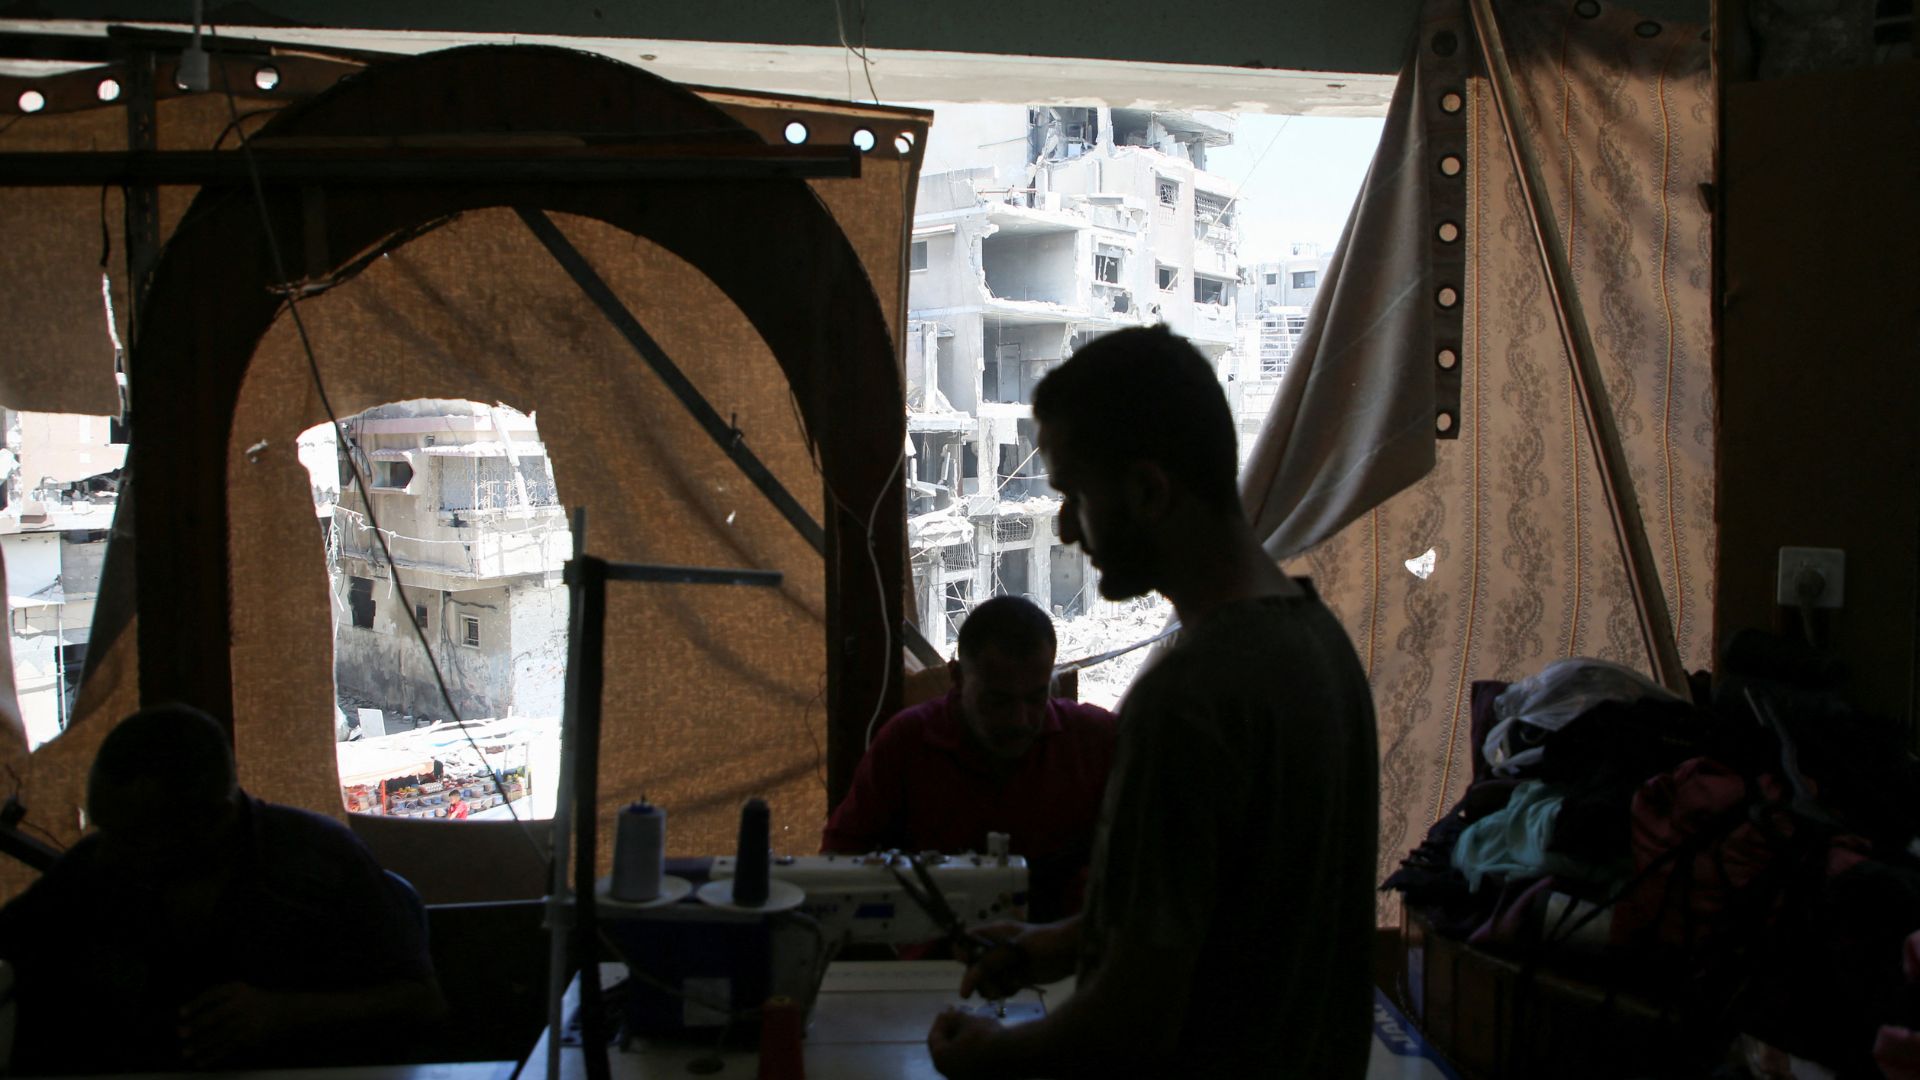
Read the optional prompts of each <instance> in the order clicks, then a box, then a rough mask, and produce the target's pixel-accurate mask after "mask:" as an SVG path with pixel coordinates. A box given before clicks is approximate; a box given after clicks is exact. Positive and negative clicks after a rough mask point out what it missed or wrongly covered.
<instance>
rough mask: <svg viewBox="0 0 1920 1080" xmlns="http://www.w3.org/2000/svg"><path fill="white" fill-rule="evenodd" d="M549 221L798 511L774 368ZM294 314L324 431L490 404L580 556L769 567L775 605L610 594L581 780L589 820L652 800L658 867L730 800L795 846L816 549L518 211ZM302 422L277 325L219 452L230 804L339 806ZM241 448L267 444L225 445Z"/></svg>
mask: <svg viewBox="0 0 1920 1080" xmlns="http://www.w3.org/2000/svg"><path fill="white" fill-rule="evenodd" d="M555 221H556V223H557V224H558V225H559V226H560V227H561V229H562V230H563V231H564V232H565V233H566V234H567V235H568V238H569V239H570V240H572V242H573V243H574V245H575V246H576V247H577V248H579V249H580V251H581V252H582V253H583V254H584V255H585V256H586V257H587V259H588V260H589V261H590V262H591V263H593V265H594V266H595V268H596V269H598V270H599V271H600V273H601V275H602V276H603V277H604V278H606V279H607V281H608V283H609V284H610V285H612V286H613V288H614V290H615V292H616V293H617V294H618V295H619V296H620V297H621V299H622V301H623V302H624V303H625V304H626V306H627V308H628V309H629V310H631V311H632V312H633V313H634V314H635V316H636V317H637V318H638V319H639V321H640V323H641V324H642V325H643V326H646V327H647V328H648V330H649V332H650V333H652V334H653V336H654V337H655V338H656V339H657V340H658V341H659V342H660V344H661V346H662V347H663V348H664V349H665V350H666V352H667V354H668V355H669V356H672V357H673V358H674V359H675V361H676V362H677V363H678V364H679V365H680V367H681V368H682V370H684V371H685V372H686V374H687V376H688V377H689V378H690V379H692V380H693V382H694V383H695V384H696V385H697V386H698V387H699V388H700V390H701V392H702V393H703V394H704V395H705V396H706V397H707V398H708V400H709V401H711V402H712V403H713V405H714V407H715V408H716V409H717V410H719V412H720V413H721V415H723V416H729V417H732V418H734V422H735V423H737V424H738V425H739V427H740V429H741V430H742V431H743V432H746V433H748V441H749V444H750V445H751V446H752V447H753V449H754V452H755V453H756V454H758V455H759V456H760V458H761V459H762V460H763V461H764V462H765V463H766V464H767V466H768V467H769V468H770V469H771V470H772V471H773V472H774V474H775V475H776V476H777V477H778V478H779V479H780V480H781V482H782V483H783V484H785V485H786V486H787V487H788V489H789V490H791V491H792V492H794V494H795V496H796V497H797V498H798V499H799V500H800V501H801V502H802V504H803V505H805V506H806V507H807V509H808V510H809V512H811V513H812V514H813V515H814V516H815V517H816V518H819V517H821V516H822V509H821V504H822V503H823V502H824V499H823V497H822V493H821V485H820V483H819V481H818V480H817V478H816V477H815V475H814V468H813V462H812V459H811V457H810V454H809V448H808V444H807V434H806V431H805V430H804V429H803V428H802V427H801V425H800V423H799V418H798V415H797V414H796V412H795V410H794V409H793V407H792V404H791V402H790V401H789V397H788V390H787V382H786V379H785V377H784V376H783V374H782V373H781V371H780V367H779V364H778V363H777V362H776V361H775V360H774V358H773V354H772V353H771V352H770V351H769V350H768V348H767V346H766V344H765V343H764V342H763V341H762V340H761V339H760V337H759V335H758V334H756V333H755V332H754V330H753V327H752V326H751V325H750V324H749V323H748V322H747V321H746V319H745V317H744V316H743V315H741V314H740V312H739V310H738V309H737V308H735V307H734V305H733V304H732V303H731V302H730V301H729V300H728V299H727V297H726V295H725V294H724V293H722V292H721V291H720V290H719V288H718V287H717V286H715V285H714V284H713V283H712V282H711V281H709V280H707V279H706V277H705V276H703V275H702V274H700V273H699V272H698V271H697V270H695V269H693V268H692V267H691V266H689V265H687V264H686V263H685V262H683V261H681V260H679V259H678V258H676V257H674V256H673V255H672V254H671V253H669V252H666V251H665V250H663V249H661V248H660V247H658V246H657V245H654V244H651V243H649V242H647V241H646V240H644V239H641V238H639V237H635V236H632V235H630V234H627V233H625V232H622V231H620V230H618V229H615V228H613V227H612V226H609V225H606V224H604V223H602V222H597V221H591V220H588V219H581V218H574V217H562V216H556V217H555ZM300 310H301V315H302V317H303V318H304V320H305V322H306V328H307V333H308V337H309V339H310V340H311V342H312V345H313V350H314V354H315V356H316V358H317V360H318V362H319V365H320V370H321V373H322V375H323V377H324V379H325V383H326V386H327V390H328V393H329V395H330V396H331V398H332V401H333V406H334V409H335V410H336V412H337V413H338V414H339V415H340V416H342V417H345V416H347V415H349V414H351V413H355V412H359V411H361V410H363V409H366V408H370V407H372V406H375V405H380V404H384V403H386V402H389V401H396V400H407V399H412V398H472V399H475V400H478V401H482V402H494V401H499V402H504V403H506V404H508V405H511V406H513V407H515V408H517V409H520V410H522V411H524V412H527V413H530V414H533V415H534V416H535V418H536V420H538V422H539V424H540V434H541V437H542V440H543V441H544V442H545V444H546V447H547V451H548V454H549V455H550V457H551V460H552V462H553V468H554V474H555V480H556V482H557V486H558V490H559V493H560V499H561V501H562V502H563V504H565V505H567V506H569V507H572V506H580V507H584V508H585V509H586V511H587V532H586V537H587V546H588V550H589V551H591V552H593V553H594V554H596V555H599V556H601V557H603V558H607V559H611V560H615V561H622V562H640V563H661V564H670V565H691V566H742V567H752V568H757V569H769V570H779V571H781V572H782V573H783V574H784V575H785V582H784V584H783V586H782V587H781V588H780V589H778V590H770V589H756V588H726V587H696V586H672V585H643V584H615V585H613V586H611V588H610V592H609V597H608V613H607V648H606V668H607V675H606V680H607V683H606V692H605V698H604V700H605V703H606V714H605V718H604V720H603V734H602V739H601V760H600V784H601V789H602V792H603V795H604V801H606V802H607V803H609V804H611V805H618V804H621V803H625V802H631V801H633V800H635V799H638V798H640V797H641V796H642V795H645V796H646V797H648V798H650V799H652V800H653V801H655V802H657V803H659V804H661V805H662V806H664V807H665V808H666V810H667V812H668V813H669V815H670V820H671V821H672V823H673V831H672V833H671V836H670V839H671V844H672V847H673V849H674V851H675V852H676V853H686V854H692V853H699V852H713V851H724V850H727V849H728V848H730V847H731V845H732V841H733V833H734V829H735V824H736V817H735V815H736V812H737V811H738V808H739V802H740V800H741V799H742V798H744V797H745V796H746V795H749V794H756V795H762V796H765V797H767V798H768V800H769V802H770V803H771V804H772V806H773V808H774V820H775V821H776V822H777V823H778V825H777V826H776V829H777V830H778V831H779V832H780V835H781V836H782V837H783V838H785V839H786V840H787V841H788V843H787V844H786V845H784V846H785V847H786V848H787V849H788V850H800V849H808V850H810V849H811V846H812V845H813V844H814V843H815V842H816V841H815V838H816V837H817V836H818V835H819V827H820V825H821V824H823V823H824V817H825V812H826V804H825V795H824V791H823V788H822V784H823V780H822V779H821V778H820V776H819V775H818V770H819V769H820V768H823V766H822V765H821V764H820V763H819V761H818V756H817V750H816V745H818V746H824V744H825V741H826V732H825V730H824V721H825V713H824V710H823V709H822V708H821V707H820V706H819V705H818V704H816V703H815V699H816V698H817V697H818V696H819V693H820V690H821V679H822V677H823V675H824V672H825V669H826V662H827V661H826V646H825V626H826V607H827V604H826V580H825V569H824V565H823V563H822V561H821V558H820V556H819V554H817V553H816V552H815V551H814V550H813V549H812V548H811V547H810V546H809V545H808V544H807V542H806V541H805V540H804V539H802V538H801V537H800V535H799V534H798V533H796V532H795V531H794V530H793V528H792V527H791V526H789V525H788V524H787V522H786V521H785V519H783V518H781V517H780V515H779V514H778V512H777V511H775V509H774V508H773V506H772V505H771V504H769V503H768V502H767V501H766V500H765V499H764V498H762V497H761V496H760V494H759V493H758V492H757V491H755V490H754V489H753V488H752V487H751V486H750V485H749V484H747V483H746V481H745V480H744V479H742V478H741V476H740V474H739V471H738V470H737V469H736V468H735V466H734V465H733V463H732V462H730V461H728V460H727V459H726V457H725V456H724V455H723V454H722V453H721V451H720V449H719V448H718V447H716V446H715V445H713V443H712V442H711V441H710V440H708V439H707V437H706V436H705V434H704V433H703V432H702V431H701V430H700V429H699V427H698V426H697V425H696V424H695V423H694V421H693V420H692V419H691V418H690V417H689V416H688V415H687V413H686V411H685V410H684V409H683V408H681V407H680V405H679V403H678V402H676V401H675V400H674V399H673V398H672V396H671V395H670V394H669V393H668V391H667V389H666V387H665V386H664V384H663V383H661V381H660V380H659V379H657V378H655V377H654V376H653V375H652V373H651V372H649V371H646V370H645V369H644V368H643V367H642V366H641V365H640V363H639V361H638V359H637V358H636V357H634V355H633V353H632V350H631V349H630V348H629V347H628V346H627V344H626V342H625V341H624V340H622V339H621V338H620V337H619V336H618V334H617V333H616V332H615V331H614V329H613V327H612V325H611V324H610V323H609V322H608V321H607V320H606V319H605V318H604V317H603V316H602V315H601V314H600V312H599V311H598V310H597V309H596V308H595V307H594V306H593V304H592V302H591V301H590V300H589V299H588V298H587V297H586V296H585V295H584V294H583V293H581V291H580V290H579V289H578V288H576V287H575V286H574V283H573V282H572V280H571V279H569V278H568V277H567V276H566V274H565V273H564V272H563V271H562V270H561V268H560V267H559V265H558V264H556V263H555V262H554V260H553V259H552V258H551V257H550V256H549V255H548V254H547V252H546V251H545V250H544V249H543V248H542V247H540V245H539V244H538V243H537V242H536V241H535V240H534V238H533V236H532V234H531V233H529V232H528V230H527V228H526V227H525V225H523V224H522V223H521V221H520V219H519V218H518V216H517V215H515V213H514V212H513V211H511V210H507V209H504V208H497V209H491V210H481V211H476V212H470V213H467V214H463V215H461V217H460V218H459V219H457V220H456V221H454V222H452V223H451V224H449V225H446V226H444V227H442V228H440V229H438V230H435V231H434V232H432V233H430V234H428V235H426V236H424V237H421V238H419V239H417V240H414V241H413V242H411V243H409V244H407V245H405V246H403V247H401V248H399V249H397V250H395V251H393V252H392V253H390V254H389V255H388V256H387V257H385V258H383V259H380V260H379V261H378V262H377V263H375V264H374V265H373V266H371V267H370V268H369V269H368V270H367V271H366V272H365V273H363V274H361V275H360V276H358V277H356V278H354V279H353V280H352V281H350V282H349V283H347V284H345V285H342V286H339V287H337V288H335V289H333V290H331V291H329V292H327V293H324V294H322V295H320V296H317V297H314V298H311V299H309V300H307V301H305V302H303V303H302V304H301V306H300ZM325 422H326V414H325V413H324V412H323V411H322V410H321V406H320V403H319V400H318V397H317V396H316V394H315V393H314V391H313V388H312V380H311V377H310V376H309V374H308V371H307V362H306V357H305V354H304V352H303V350H302V348H301V345H300V341H299V338H298V335H297V334H295V333H294V329H293V326H292V325H291V321H290V320H288V319H286V318H282V319H280V320H279V321H278V322H276V324H275V325H274V327H273V329H272V330H271V331H269V333H268V334H267V336H266V338H265V339H264V340H263V341H262V342H261V343H260V346H259V348H258V349H257V350H256V352H255V354H254V358H253V362H252V364H251V365H250V367H249V369H248V372H247V376H246V382H245V384H244V386H243V387H242V389H241V396H240V403H239V406H238V408H237V409H236V410H235V414H234V430H233V437H232V439H231V440H230V442H229V451H230V456H229V460H228V467H227V482H228V488H229V492H230V505H231V507H232V510H231V513H230V517H229V521H228V543H229V545H230V547H231V551H232V559H233V563H232V593H233V609H234V623H233V671H234V742H235V749H236V751H237V754H238V759H239V761H240V763H241V768H242V772H243V776H242V780H243V783H245V784H246V786H247V788H248V790H251V791H255V792H257V793H259V794H261V795H263V796H265V797H268V798H272V799H276V800H278V801H282V802H288V803H292V804H294V805H301V806H308V807H311V808H314V809H333V808H337V807H338V806H339V802H340V796H339V790H338V784H337V783H336V782H335V778H334V776H333V773H332V768H331V765H332V750H333V742H332V740H333V730H332V705H333V695H332V687H333V670H332V651H331V649H330V647H329V646H330V643H331V640H332V634H333V626H332V621H331V620H332V604H331V603H330V602H329V599H328V596H327V592H326V587H327V578H326V573H325V569H326V568H325V555H324V552H323V551H322V548H321V545H320V542H319V538H318V537H317V536H316V534H315V532H314V530H313V527H312V510H311V494H310V491H309V483H308V479H307V473H306V470H305V469H304V467H302V466H301V465H300V463H299V461H298V459H297V457H296V455H295V453H294V438H295V436H297V435H298V434H299V433H300V432H301V431H302V430H305V429H306V428H308V427H311V426H313V425H314V424H322V423H325ZM261 442H265V443H266V444H267V449H266V450H265V451H263V452H257V453H253V454H249V453H248V452H247V450H248V448H249V447H252V446H255V445H257V444H259V443H261ZM400 577H401V580H402V582H405V580H406V577H407V573H406V570H405V568H404V567H403V568H402V569H401V571H400ZM376 587H377V588H379V589H382V590H384V589H386V588H388V587H389V586H388V583H386V582H377V583H376ZM795 838H798V844H795V843H794V842H793V841H794V839H795Z"/></svg>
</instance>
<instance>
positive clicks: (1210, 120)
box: [906, 106, 1241, 650]
mask: <svg viewBox="0 0 1920 1080" xmlns="http://www.w3.org/2000/svg"><path fill="white" fill-rule="evenodd" d="M1232 140H1233V118H1232V117H1231V116H1229V115H1227V114H1225V113H1217V112H1204V111H1149V110H1144V109H1114V108H1106V107H1085V108H1066V107H1056V108H1045V107H1033V108H1028V107H1021V106H978V107H971V108H966V109H955V110H953V111H952V112H951V113H945V112H943V114H942V122H941V125H940V126H938V127H936V128H935V129H934V133H933V137H932V142H931V144H930V145H929V146H928V150H927V165H926V171H925V172H924V173H923V174H922V176H921V179H920V188H919V198H918V202H917V204H916V205H917V213H916V214H915V216H914V225H913V239H912V247H911V254H910V260H909V263H908V266H909V271H910V274H911V281H910V284H909V292H908V307H909V311H908V317H909V323H908V336H907V350H906V351H907V358H906V364H907V410H908V411H907V427H908V442H909V446H908V451H907V453H908V458H907V462H908V487H909V499H910V502H911V506H910V508H909V523H908V529H909V534H908V539H909V544H910V547H911V550H912V555H913V575H914V591H915V596H916V598H917V599H918V601H919V604H918V610H919V612H920V629H921V632H922V633H923V634H924V635H925V636H926V637H927V639H928V640H929V641H931V642H932V643H933V644H934V645H935V646H936V647H938V648H941V649H943V650H944V649H947V648H949V647H950V645H951V643H952V640H953V636H954V629H953V627H954V625H955V624H956V623H957V622H958V618H959V616H960V615H962V614H963V613H964V612H965V611H967V610H969V609H971V608H972V606H973V605H974V604H976V603H978V602H979V601H981V600H985V599H986V598H988V597H989V596H996V595H1024V596H1028V597H1030V598H1032V599H1033V600H1034V602H1036V603H1038V604H1039V605H1040V606H1041V607H1043V608H1045V609H1047V610H1049V611H1052V612H1053V613H1054V614H1055V615H1056V616H1058V617H1072V616H1074V615H1079V614H1083V613H1085V612H1087V611H1089V610H1090V609H1091V608H1092V605H1093V604H1094V603H1095V602H1097V598H1096V596H1095V593H1094V591H1093V589H1092V584H1093V582H1094V573H1093V571H1092V569H1091V567H1090V566H1089V565H1088V562H1087V558H1086V556H1085V554H1084V553H1082V552H1081V551H1080V550H1079V549H1078V548H1075V547H1071V546H1068V545H1064V544H1062V543H1061V541H1060V532H1059V524H1058V520H1057V515H1058V511H1059V498H1058V496H1057V495H1055V494H1054V492H1053V490H1052V488H1051V487H1049V486H1048V484H1047V481H1046V475H1045V472H1046V470H1045V466H1044V463H1043V462H1042V461H1041V459H1040V456H1039V453H1038V448H1037V444H1036V442H1035V436H1036V429H1035V426H1034V421H1033V410H1032V400H1033V389H1034V387H1035V386H1036V385H1037V384H1038V383H1039V381H1040V379H1041V378H1042V377H1043V376H1044V375H1045V374H1046V373H1047V372H1048V371H1049V370H1051V369H1052V368H1053V367H1054V366H1055V365H1057V364H1058V363H1060V361H1061V360H1063V359H1064V358H1066V357H1067V356H1068V355H1070V354H1071V353H1072V352H1073V350H1074V349H1075V348H1078V347H1079V346H1080V345H1081V344H1083V343H1085V342H1086V341H1087V340H1089V339H1090V338H1092V337H1095V336H1097V335H1099V334H1102V333H1106V332H1108V331H1112V330H1117V329H1120V328H1122V327H1126V326H1141V325H1153V324H1156V323H1166V324H1167V325H1168V326H1169V327H1171V328H1172V329H1173V330H1174V332H1175V333H1178V334H1181V335H1183V336H1185V337H1187V338H1188V339H1189V340H1191V341H1192V342H1193V343H1194V345H1196V346H1197V347H1199V349H1200V350H1201V352H1202V353H1204V354H1205V355H1206V356H1207V357H1208V358H1209V359H1210V360H1212V361H1213V362H1214V365H1215V367H1216V369H1217V370H1218V371H1219V372H1220V374H1221V377H1222V380H1223V381H1224V380H1226V378H1227V376H1228V375H1230V374H1232V373H1233V371H1234V370H1236V367H1237V366H1238V364H1239V361H1238V359H1237V353H1236V346H1237V343H1238V337H1239V330H1238V325H1237V320H1236V311H1237V300H1238V293H1239V290H1240V287H1241V284H1240V278H1241V268H1240V262H1239V250H1238V240H1237V226H1236V221H1235V206H1234V194H1235V193H1234V191H1233V190H1232V185H1231V184H1229V183H1228V182H1227V181H1226V180H1224V179H1222V178H1221V177H1218V176H1214V175H1212V174H1210V173H1208V172H1207V171H1206V155H1207V150H1208V149H1209V148H1210V147H1219V146H1225V145H1228V144H1229V143H1231V142H1232Z"/></svg>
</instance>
